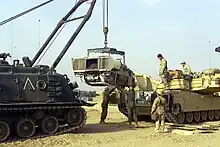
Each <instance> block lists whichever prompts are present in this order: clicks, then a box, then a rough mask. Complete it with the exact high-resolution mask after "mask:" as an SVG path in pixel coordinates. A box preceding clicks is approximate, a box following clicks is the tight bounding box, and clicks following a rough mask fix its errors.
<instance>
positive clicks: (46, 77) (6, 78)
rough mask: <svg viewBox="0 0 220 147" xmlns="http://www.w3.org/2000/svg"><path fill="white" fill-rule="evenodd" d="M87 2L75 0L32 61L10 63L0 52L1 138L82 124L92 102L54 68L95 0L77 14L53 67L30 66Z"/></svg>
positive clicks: (37, 134)
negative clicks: (71, 33)
mask: <svg viewBox="0 0 220 147" xmlns="http://www.w3.org/2000/svg"><path fill="white" fill-rule="evenodd" d="M86 1H87V0H80V1H78V2H77V3H76V4H75V6H74V7H73V8H72V9H71V10H70V11H69V12H68V13H67V14H66V15H65V16H64V17H63V18H62V19H61V20H60V21H59V23H58V24H57V26H56V28H55V29H54V31H53V32H52V33H51V35H50V36H49V37H48V39H47V40H46V41H45V43H44V44H43V45H42V47H41V48H40V50H39V51H38V52H37V54H36V55H35V57H34V58H33V59H32V60H30V59H29V58H28V57H23V58H22V60H23V64H24V65H23V64H20V63H19V60H14V63H13V64H12V65H10V64H9V63H8V62H7V61H6V58H7V56H8V55H9V54H6V53H2V54H0V58H2V60H0V141H6V140H9V139H10V138H11V139H12V140H13V139H14V138H17V137H18V138H21V139H22V138H26V139H28V138H32V137H34V138H35V137H42V136H48V135H55V134H61V133H65V132H69V131H73V130H75V129H77V128H80V127H82V126H83V125H84V124H85V121H86V111H85V110H84V108H83V107H82V106H94V104H89V103H86V102H85V101H82V100H80V98H79V96H78V94H77V93H75V92H74V91H73V90H74V89H75V88H77V87H78V85H77V83H76V82H73V83H71V82H70V80H69V78H68V77H67V75H63V74H60V73H57V72H56V70H55V69H56V67H57V65H58V64H59V62H60V61H61V59H62V58H63V56H64V54H65V53H66V52H67V50H68V49H69V47H70V45H71V44H72V43H73V41H74V40H75V38H76V37H77V35H78V34H79V32H80V31H81V29H82V28H83V26H84V25H85V23H86V22H87V21H88V20H89V18H90V16H91V14H92V11H93V8H94V6H95V3H96V0H93V1H92V2H91V4H90V8H89V10H88V12H87V14H86V15H84V16H83V17H79V18H83V20H82V22H81V23H80V25H79V27H78V28H77V29H76V31H75V32H74V34H73V35H72V36H71V38H70V39H69V41H68V42H67V44H66V46H65V47H64V48H63V50H62V51H61V53H60V54H59V56H58V57H57V58H56V60H55V61H54V63H53V64H52V66H50V67H49V66H48V65H35V66H33V65H34V64H35V63H36V61H37V59H38V58H39V56H40V55H41V54H42V52H43V51H44V50H45V48H46V47H47V45H48V44H49V43H50V41H51V40H52V39H53V37H54V35H55V34H56V33H57V31H58V30H59V29H60V28H61V27H62V26H63V24H65V23H67V22H69V21H72V20H76V18H74V19H70V16H71V15H72V14H73V13H74V12H75V11H76V10H77V8H78V7H79V6H80V5H81V4H83V3H84V2H86ZM19 16H21V15H17V16H16V17H12V19H15V18H17V17H19ZM12 19H11V18H10V20H12ZM5 22H9V21H5ZM0 24H2V23H0ZM11 139H10V140H11Z"/></svg>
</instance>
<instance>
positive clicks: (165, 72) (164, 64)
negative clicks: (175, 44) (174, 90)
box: [157, 54, 169, 89]
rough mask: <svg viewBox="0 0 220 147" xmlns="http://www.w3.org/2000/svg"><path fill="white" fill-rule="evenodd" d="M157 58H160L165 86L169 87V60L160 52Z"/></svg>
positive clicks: (161, 75)
mask: <svg viewBox="0 0 220 147" xmlns="http://www.w3.org/2000/svg"><path fill="white" fill-rule="evenodd" d="M157 58H158V59H159V60H160V70H159V76H160V78H161V81H162V83H163V84H164V87H165V88H166V89H168V87H169V86H168V68H167V60H166V59H165V58H164V57H163V56H162V55H161V54H158V55H157Z"/></svg>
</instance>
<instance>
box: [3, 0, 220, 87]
mask: <svg viewBox="0 0 220 147" xmlns="http://www.w3.org/2000/svg"><path fill="white" fill-rule="evenodd" d="M44 1H45V0H20V1H19V3H18V2H17V3H15V0H7V1H4V2H2V3H1V5H0V20H4V19H6V18H8V17H11V16H13V15H16V14H17V13H20V12H22V11H24V10H26V9H29V8H30V7H33V6H35V5H37V4H40V3H41V2H44ZM97 1H98V2H97V5H96V6H95V10H94V12H93V15H92V17H91V19H90V20H89V21H88V22H87V24H86V25H85V27H84V28H83V30H82V31H81V33H80V34H79V35H78V37H77V39H76V40H75V42H74V43H73V44H72V46H71V47H70V49H69V50H68V52H67V53H66V55H65V56H64V58H63V59H62V61H61V63H60V64H59V65H58V67H57V70H58V71H59V72H61V73H67V74H68V76H69V77H70V78H71V80H77V81H78V82H79V85H80V86H81V88H82V89H88V86H87V85H86V84H84V83H82V82H80V80H79V78H75V77H74V76H73V72H72V65H71V58H74V57H81V56H85V55H86V49H87V48H95V47H103V38H104V36H103V33H102V7H101V2H102V1H101V0H97ZM74 3H75V0H55V1H54V2H52V3H50V4H48V5H47V6H43V7H41V8H39V9H38V10H35V11H33V12H31V13H29V14H27V15H25V16H23V17H20V18H19V19H16V20H15V21H13V23H8V24H5V25H4V26H1V27H0V51H1V52H11V51H12V55H13V57H14V58H18V59H21V57H22V56H23V55H28V56H29V57H30V58H32V57H33V56H34V55H35V53H36V52H37V50H38V49H39V32H40V42H41V44H42V42H44V41H45V39H46V38H47V37H48V35H49V34H50V33H51V31H52V30H53V29H54V28H55V26H56V24H57V22H58V21H59V20H60V19H61V18H62V17H63V16H64V15H65V14H66V13H67V11H69V9H70V8H71V7H72V6H73V5H74ZM84 5H85V7H82V8H81V9H80V10H79V12H77V15H74V16H79V15H83V14H84V12H85V10H87V9H86V7H88V5H87V4H84ZM219 5H220V1H219V0H206V1H202V0H193V1H192V0H110V7H109V9H110V12H109V13H110V14H109V15H110V17H109V23H110V26H109V29H110V32H109V46H111V47H115V48H118V49H119V50H124V51H126V55H127V56H126V58H127V60H126V61H127V64H128V66H129V67H130V68H131V69H132V70H134V71H136V72H140V73H146V74H148V75H150V76H152V77H155V78H157V77H158V76H157V74H158V66H159V61H158V60H157V58H156V56H157V54H158V53H161V54H163V55H164V56H165V58H166V59H167V60H168V67H169V69H175V68H180V64H179V63H180V62H181V61H183V60H184V61H186V62H188V63H189V64H190V65H191V68H192V70H193V71H201V70H203V69H207V68H209V57H210V58H211V60H210V67H215V68H219V66H220V54H218V53H216V52H215V51H214V48H215V47H217V46H218V45H220V39H219V38H220V36H219V34H218V33H219V32H220V20H219V18H220V10H219ZM39 19H40V20H41V22H40V24H39V23H38V20H39ZM77 24H78V23H77V22H71V23H68V24H67V25H66V27H65V28H64V30H63V31H62V33H61V34H60V36H59V37H58V38H57V40H56V41H55V42H54V44H53V45H52V46H51V48H50V49H49V51H48V52H47V54H45V56H44V57H43V58H42V60H41V64H49V65H50V64H52V63H53V61H54V60H55V58H56V56H57V55H58V54H59V52H60V51H61V49H62V48H63V47H64V45H65V44H66V41H67V40H68V39H69V37H70V35H71V34H72V33H73V32H74V31H75V28H76V27H77ZM209 41H210V43H209ZM12 48H13V49H12ZM89 88H90V87H89Z"/></svg>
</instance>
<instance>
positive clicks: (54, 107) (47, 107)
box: [0, 103, 87, 143]
mask: <svg viewBox="0 0 220 147" xmlns="http://www.w3.org/2000/svg"><path fill="white" fill-rule="evenodd" d="M38 105H39V104H35V105H33V104H32V105H29V106H27V105H26V106H24V105H22V104H21V105H19V104H18V105H17V106H16V105H11V107H9V106H10V105H4V104H3V105H1V106H0V107H1V108H0V112H1V113H9V112H10V113H16V112H18V111H19V112H20V113H22V112H25V117H27V118H31V116H30V115H29V116H27V115H26V114H27V113H28V112H33V111H34V112H36V111H37V110H40V111H42V110H43V111H44V113H45V114H47V116H48V112H55V113H58V111H66V110H68V111H70V110H80V113H81V118H82V119H81V120H80V123H78V125H75V126H74V125H72V126H71V125H66V124H62V125H60V123H61V122H62V121H58V123H59V127H58V129H57V131H56V132H54V133H51V134H44V133H43V132H42V131H39V130H37V129H38V128H37V129H36V130H35V133H34V135H33V136H31V137H25V138H22V137H18V135H15V132H14V131H15V129H13V128H11V127H12V125H11V124H9V123H7V124H8V125H9V126H10V135H9V136H8V138H7V139H6V140H4V141H1V142H0V143H10V142H15V141H25V140H27V139H38V138H44V137H49V136H55V135H61V134H64V133H68V132H73V131H76V130H77V129H79V128H81V127H82V126H84V124H85V123H86V119H87V112H86V111H85V109H84V108H82V107H81V106H77V105H76V104H75V105H74V104H73V103H66V104H61V103H60V104H59V103H53V104H52V103H46V104H45V103H44V104H42V105H39V106H38ZM78 105H79V104H78ZM2 106H3V107H2ZM29 114H32V115H33V114H34V113H29ZM49 116H53V115H50V113H49ZM57 118H58V117H57ZM32 120H34V119H33V118H32ZM11 121H12V120H11ZM14 121H15V119H14V120H13V122H14ZM35 121H36V120H35ZM1 122H7V121H5V120H3V121H2V119H1Z"/></svg>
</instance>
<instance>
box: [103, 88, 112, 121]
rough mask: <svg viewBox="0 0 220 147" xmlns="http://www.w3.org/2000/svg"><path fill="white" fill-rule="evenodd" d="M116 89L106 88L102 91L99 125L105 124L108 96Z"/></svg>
mask: <svg viewBox="0 0 220 147" xmlns="http://www.w3.org/2000/svg"><path fill="white" fill-rule="evenodd" d="M115 88H116V87H114V86H112V87H110V86H109V87H106V88H105V90H104V91H103V94H102V95H103V101H102V104H101V106H102V112H101V118H100V123H105V119H106V117H107V114H108V103H109V101H110V94H111V93H112V92H113V91H114V90H115Z"/></svg>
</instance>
